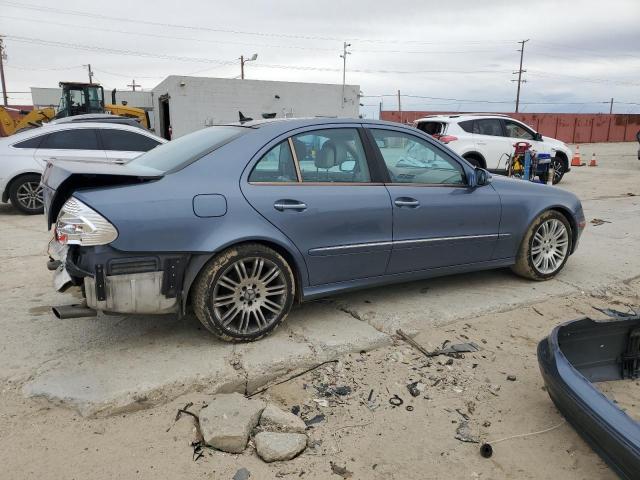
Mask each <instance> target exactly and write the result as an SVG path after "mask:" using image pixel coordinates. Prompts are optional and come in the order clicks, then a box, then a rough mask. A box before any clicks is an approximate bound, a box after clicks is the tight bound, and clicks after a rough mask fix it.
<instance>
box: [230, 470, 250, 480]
mask: <svg viewBox="0 0 640 480" xmlns="http://www.w3.org/2000/svg"><path fill="white" fill-rule="evenodd" d="M250 476H251V472H250V471H249V470H247V469H246V468H244V467H242V468H241V469H240V470H238V471H237V472H236V474H235V475H234V476H233V480H248V478H249V477H250Z"/></svg>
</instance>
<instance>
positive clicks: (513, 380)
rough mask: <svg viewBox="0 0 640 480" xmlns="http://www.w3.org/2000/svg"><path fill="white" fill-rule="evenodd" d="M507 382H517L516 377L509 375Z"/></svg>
mask: <svg viewBox="0 0 640 480" xmlns="http://www.w3.org/2000/svg"><path fill="white" fill-rule="evenodd" d="M507 380H509V381H510V382H515V381H516V376H515V375H507Z"/></svg>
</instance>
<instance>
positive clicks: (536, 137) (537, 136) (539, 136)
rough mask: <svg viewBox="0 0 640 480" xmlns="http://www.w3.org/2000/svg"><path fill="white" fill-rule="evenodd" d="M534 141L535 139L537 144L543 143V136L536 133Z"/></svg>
mask: <svg viewBox="0 0 640 480" xmlns="http://www.w3.org/2000/svg"><path fill="white" fill-rule="evenodd" d="M533 139H534V140H535V141H536V142H541V141H542V134H541V133H539V132H536V133H534V134H533Z"/></svg>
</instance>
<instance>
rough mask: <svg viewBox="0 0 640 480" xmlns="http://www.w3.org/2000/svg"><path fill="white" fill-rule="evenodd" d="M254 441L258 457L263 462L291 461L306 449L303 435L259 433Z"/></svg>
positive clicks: (305, 439)
mask: <svg viewBox="0 0 640 480" xmlns="http://www.w3.org/2000/svg"><path fill="white" fill-rule="evenodd" d="M254 441H255V444H256V451H257V452H258V455H259V456H260V458H262V460H264V461H265V462H276V461H279V460H291V459H292V458H293V457H295V456H296V455H298V454H299V453H300V452H302V451H303V450H304V449H305V448H306V447H307V436H306V435H305V434H304V433H278V432H260V433H258V434H257V435H256V436H255V438H254Z"/></svg>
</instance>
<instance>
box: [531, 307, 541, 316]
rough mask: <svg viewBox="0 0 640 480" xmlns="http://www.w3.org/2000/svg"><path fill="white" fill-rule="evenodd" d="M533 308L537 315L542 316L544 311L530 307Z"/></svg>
mask: <svg viewBox="0 0 640 480" xmlns="http://www.w3.org/2000/svg"><path fill="white" fill-rule="evenodd" d="M531 308H532V309H533V311H534V312H536V313H537V314H538V315H540V316H541V317H544V313H542V312H541V311H540V310H538V309H537V308H536V307H531Z"/></svg>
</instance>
